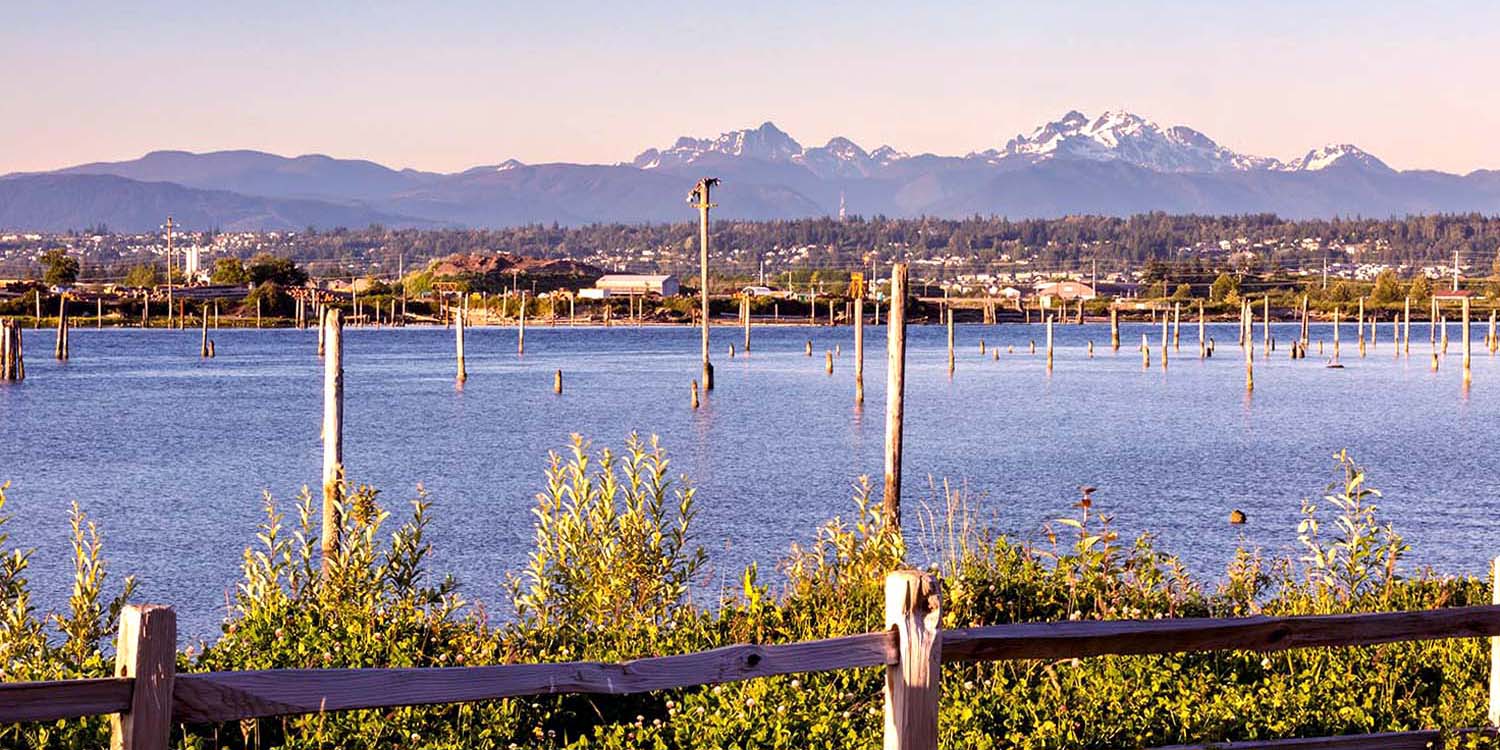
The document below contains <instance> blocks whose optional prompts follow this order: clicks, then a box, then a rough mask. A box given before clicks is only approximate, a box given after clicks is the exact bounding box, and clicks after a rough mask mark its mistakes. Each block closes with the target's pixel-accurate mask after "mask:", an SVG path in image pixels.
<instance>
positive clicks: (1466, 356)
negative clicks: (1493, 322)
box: [1463, 297, 1473, 383]
mask: <svg viewBox="0 0 1500 750" xmlns="http://www.w3.org/2000/svg"><path fill="white" fill-rule="evenodd" d="M1463 318H1464V335H1463V344H1464V382H1465V383H1468V382H1469V380H1470V379H1471V378H1472V377H1473V375H1472V373H1471V372H1470V371H1469V360H1470V358H1471V356H1472V351H1471V350H1470V348H1469V298H1468V297H1464V312H1463Z"/></svg>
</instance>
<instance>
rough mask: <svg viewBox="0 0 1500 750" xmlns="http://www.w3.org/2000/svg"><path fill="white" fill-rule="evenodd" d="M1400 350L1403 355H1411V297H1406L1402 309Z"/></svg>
mask: <svg viewBox="0 0 1500 750" xmlns="http://www.w3.org/2000/svg"><path fill="white" fill-rule="evenodd" d="M1401 315H1402V324H1401V325H1402V328H1403V333H1402V336H1401V349H1402V352H1403V353H1405V354H1411V296H1410V295H1408V296H1407V297H1406V303H1405V305H1404V306H1403V308H1402V313H1401Z"/></svg>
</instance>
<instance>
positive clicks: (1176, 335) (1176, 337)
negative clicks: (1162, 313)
mask: <svg viewBox="0 0 1500 750" xmlns="http://www.w3.org/2000/svg"><path fill="white" fill-rule="evenodd" d="M1172 348H1173V349H1174V350H1176V351H1179V352H1180V351H1182V303H1181V302H1173V303H1172Z"/></svg>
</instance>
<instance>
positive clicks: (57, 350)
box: [53, 294, 68, 362]
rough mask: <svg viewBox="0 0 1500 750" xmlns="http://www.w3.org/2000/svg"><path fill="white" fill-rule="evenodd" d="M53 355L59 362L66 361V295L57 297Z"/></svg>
mask: <svg viewBox="0 0 1500 750" xmlns="http://www.w3.org/2000/svg"><path fill="white" fill-rule="evenodd" d="M53 355H54V356H56V357H57V359H58V361H59V362H66V361H67V359H68V295H66V294H62V295H58V298H57V341H56V344H55V345H54V346H53Z"/></svg>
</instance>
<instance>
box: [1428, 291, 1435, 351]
mask: <svg viewBox="0 0 1500 750" xmlns="http://www.w3.org/2000/svg"><path fill="white" fill-rule="evenodd" d="M1437 324H1438V301H1437V296H1436V295H1434V296H1433V297H1432V305H1431V310H1430V312H1429V313H1428V317H1427V341H1428V343H1430V344H1432V346H1433V348H1434V349H1436V348H1437Z"/></svg>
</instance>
